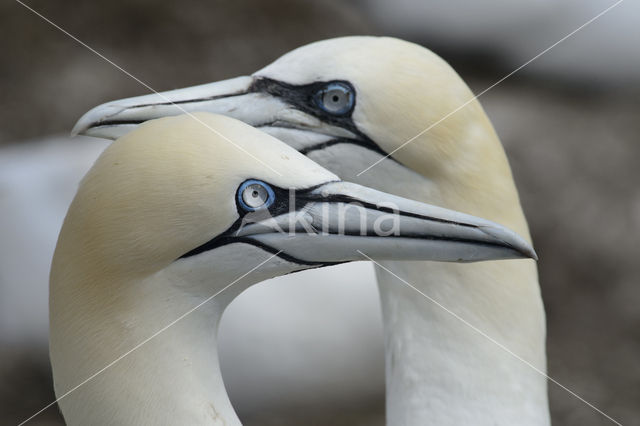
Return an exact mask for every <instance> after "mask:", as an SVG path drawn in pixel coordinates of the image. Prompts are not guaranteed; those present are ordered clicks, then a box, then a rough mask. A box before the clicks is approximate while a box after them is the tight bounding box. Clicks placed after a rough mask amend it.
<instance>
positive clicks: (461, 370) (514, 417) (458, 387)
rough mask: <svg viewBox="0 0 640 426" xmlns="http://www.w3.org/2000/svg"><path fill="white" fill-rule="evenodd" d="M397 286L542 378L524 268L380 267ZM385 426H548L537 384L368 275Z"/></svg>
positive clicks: (540, 341) (534, 287)
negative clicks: (377, 310) (381, 358)
mask: <svg viewBox="0 0 640 426" xmlns="http://www.w3.org/2000/svg"><path fill="white" fill-rule="evenodd" d="M384 266H385V267H387V268H389V269H390V270H392V271H393V272H394V273H395V274H397V275H398V276H399V277H401V278H402V279H404V280H406V281H407V282H408V283H411V284H412V285H414V286H415V287H416V288H418V289H419V290H420V291H422V292H424V293H425V294H427V295H428V296H429V297H431V298H433V299H434V300H436V301H437V302H438V303H439V304H441V305H442V306H444V307H446V308H447V309H449V310H451V311H453V312H454V313H455V314H457V315H459V316H460V317H462V318H464V320H465V321H467V322H469V323H470V324H472V325H473V326H474V327H476V328H477V329H479V330H481V331H482V332H483V333H485V334H486V335H488V336H490V337H491V338H492V339H494V340H495V341H497V342H499V343H500V344H502V345H504V346H505V347H507V348H509V350H511V351H513V352H514V353H515V354H517V355H518V356H520V357H521V358H523V359H525V360H526V361H527V362H529V363H531V364H533V365H534V366H535V367H536V368H538V369H539V370H540V371H543V372H544V371H546V360H545V345H544V342H545V323H544V310H543V306H542V302H541V299H540V294H539V290H538V284H537V280H536V274H535V266H534V265H533V262H532V261H526V260H524V261H508V262H491V263H486V264H469V265H452V264H451V265H450V264H442V263H435V262H431V263H430V262H388V263H386V264H385V265H384ZM377 276H378V282H379V286H380V295H381V302H382V310H383V320H384V333H385V348H386V357H385V359H386V386H387V419H388V424H389V425H393V426H396V425H405V426H412V425H416V426H417V425H423V424H437V425H460V424H474V425H496V424H499V425H502V424H505V425H507V424H518V425H548V424H549V412H548V404H547V385H546V378H545V377H543V376H542V375H540V374H539V373H537V372H536V371H534V370H533V369H532V368H531V367H529V366H527V365H526V364H524V363H523V362H522V361H520V360H518V359H516V358H515V357H514V356H512V355H511V354H509V353H507V352H505V351H504V350H503V349H501V348H500V347H499V346H498V345H496V344H495V343H494V342H492V341H490V340H489V339H488V338H487V337H485V336H483V335H481V334H480V333H478V332H477V331H475V330H473V329H472V328H471V327H469V326H468V325H466V324H464V323H463V322H462V321H460V320H459V319H458V318H455V317H454V316H453V315H452V314H451V313H449V312H447V311H446V310H445V309H443V307H441V306H438V305H437V304H435V303H434V302H433V301H431V300H429V299H427V298H425V297H423V296H421V295H420V294H419V293H418V292H416V291H415V290H414V289H412V288H409V287H408V286H407V285H406V284H404V283H402V282H401V281H400V280H398V279H397V278H396V277H393V276H392V275H390V274H389V273H388V272H386V271H384V270H382V269H381V268H377Z"/></svg>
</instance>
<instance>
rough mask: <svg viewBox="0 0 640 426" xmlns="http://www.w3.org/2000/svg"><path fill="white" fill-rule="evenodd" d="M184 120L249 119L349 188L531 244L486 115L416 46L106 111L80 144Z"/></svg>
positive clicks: (356, 44)
mask: <svg viewBox="0 0 640 426" xmlns="http://www.w3.org/2000/svg"><path fill="white" fill-rule="evenodd" d="M185 111H189V112H191V111H210V112H215V113H219V114H225V115H229V116H232V117H235V118H238V119H240V120H242V121H244V122H246V123H248V124H251V125H253V126H256V127H258V128H260V129H261V130H263V131H265V132H267V133H269V134H271V135H274V136H276V137H277V138H279V139H281V140H282V141H284V142H286V143H288V144H289V145H291V146H292V147H294V148H295V149H297V150H298V151H300V152H302V153H304V154H306V155H308V156H309V157H310V158H312V159H314V161H316V162H318V163H320V164H321V165H323V166H324V167H326V168H328V169H329V170H331V171H332V172H334V173H336V174H337V175H339V176H340V177H341V178H343V179H345V180H349V181H353V182H358V183H362V184H365V185H367V186H373V187H376V188H379V189H383V190H385V191H389V192H394V193H398V194H402V195H404V196H409V197H410V198H414V199H421V200H428V201H429V202H433V203H435V204H438V205H444V206H448V207H451V208H454V209H456V210H462V211H467V212H473V213H474V214H478V215H480V216H483V217H489V218H491V219H492V220H495V221H497V222H499V223H505V224H508V225H509V226H511V227H513V228H514V229H516V230H517V231H518V232H520V233H522V234H523V235H526V234H527V233H528V230H527V227H526V223H525V222H524V220H523V219H522V218H521V216H522V215H521V211H520V207H519V200H518V197H517V191H516V190H515V187H514V185H513V181H512V176H511V171H510V168H509V165H508V162H507V160H506V157H505V154H504V151H503V149H502V146H501V144H500V141H499V139H498V138H497V136H496V134H495V131H494V129H493V127H492V125H491V123H490V122H489V120H488V118H487V117H486V115H485V114H484V111H483V110H482V107H481V106H480V104H479V103H478V102H477V101H476V100H474V98H473V93H472V92H471V90H470V89H469V88H468V87H467V85H466V84H465V83H464V81H463V80H462V79H461V78H460V77H459V76H458V75H457V73H456V72H455V71H454V70H453V69H452V68H451V67H450V66H449V65H448V64H447V63H446V62H445V61H444V60H442V59H441V58H439V57H438V56H437V55H435V54H434V53H432V52H431V51H429V50H428V49H425V48H424V47H421V46H418V45H416V44H413V43H409V42H406V41H402V40H398V39H394V38H388V37H344V38H336V39H330V40H324V41H320V42H316V43H312V44H309V45H306V46H303V47H300V48H298V49H295V50H293V51H291V52H289V53H287V54H285V55H284V56H282V57H281V58H279V59H277V60H276V61H275V62H273V63H272V64H270V65H268V66H266V67H265V68H263V69H261V70H259V71H257V72H255V73H254V74H253V75H251V76H244V77H238V78H234V79H231V80H225V81H221V82H216V83H210V84H204V85H201V86H194V87H190V88H187V89H179V90H172V91H169V92H164V93H159V94H152V95H146V96H141V97H135V98H129V99H123V100H118V101H114V102H110V103H107V104H104V105H101V106H98V107H96V108H94V109H92V110H91V111H89V112H88V113H86V114H85V115H84V116H83V117H82V118H81V119H80V120H79V121H78V123H77V124H76V126H75V128H74V133H83V134H87V135H93V136H99V137H106V138H115V137H117V136H119V135H121V134H123V133H126V132H127V131H129V130H130V129H132V128H134V127H135V126H136V125H137V124H139V123H141V122H143V121H145V120H148V119H151V118H157V117H161V116H165V115H175V114H180V113H184V112H185ZM387 156H389V158H388V159H386V160H383V161H381V160H382V159H383V158H385V157H387ZM378 162H379V164H378ZM374 164H376V165H375V166H374V167H371V166H372V165H374ZM397 182H403V186H404V187H409V186H410V188H408V189H407V190H406V191H403V190H402V189H403V188H400V186H399V185H398V183H397ZM412 185H413V186H412ZM504 206H509V208H508V209H505V208H504ZM511 206H513V208H511Z"/></svg>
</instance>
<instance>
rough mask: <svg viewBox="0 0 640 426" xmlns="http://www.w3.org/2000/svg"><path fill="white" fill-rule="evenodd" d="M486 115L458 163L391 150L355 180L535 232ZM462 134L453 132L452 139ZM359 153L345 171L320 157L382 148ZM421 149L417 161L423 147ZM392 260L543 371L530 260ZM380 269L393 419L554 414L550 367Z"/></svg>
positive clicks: (539, 312) (406, 424)
mask: <svg viewBox="0 0 640 426" xmlns="http://www.w3.org/2000/svg"><path fill="white" fill-rule="evenodd" d="M482 123H484V124H483V126H470V129H472V130H474V129H475V130H474V131H470V132H468V135H467V136H468V137H466V139H465V143H466V150H463V151H461V155H463V157H464V158H461V159H459V160H460V161H457V162H453V163H452V164H454V165H459V167H458V166H456V167H453V166H452V167H451V168H449V169H447V168H446V167H443V168H441V170H439V171H438V172H439V173H435V172H433V173H432V171H431V170H429V169H428V168H427V169H425V170H424V171H423V172H424V174H420V173H418V171H415V170H411V169H409V168H408V167H404V166H402V165H400V164H398V163H396V162H393V161H389V160H387V161H383V162H381V163H380V164H378V165H376V166H375V167H376V168H375V173H374V172H373V169H372V170H371V171H370V172H367V173H363V174H361V175H358V176H354V177H353V180H354V181H356V182H357V183H360V184H362V185H365V186H369V187H373V188H376V189H379V190H382V191H386V192H391V193H394V194H397V195H400V196H403V197H408V198H412V199H415V200H418V201H423V202H427V203H431V204H436V205H440V206H443V207H446V208H450V209H453V210H458V211H461V212H465V213H469V214H472V215H476V216H480V217H483V218H486V219H489V220H492V221H495V222H497V223H499V224H501V225H504V226H507V227H508V228H510V229H512V230H514V231H516V232H517V233H519V234H520V235H521V236H523V237H525V238H529V231H528V227H527V223H526V219H525V217H524V214H523V212H522V209H521V207H520V201H519V197H518V193H517V190H516V187H515V184H514V181H513V178H512V176H511V171H510V168H509V165H508V162H507V158H506V156H505V154H504V151H503V150H502V146H501V144H500V141H499V140H498V138H497V136H496V135H495V133H494V132H493V129H492V127H491V125H490V123H489V122H488V120H486V117H482ZM471 124H473V123H471ZM456 135H458V134H457V133H456ZM429 142H430V141H429V140H427V141H426V143H429ZM456 142H459V141H451V144H452V146H455V144H456ZM420 143H422V142H420V141H416V142H415V144H416V145H417V144H420ZM345 149H346V148H345ZM404 149H406V150H410V149H412V146H411V145H407V147H406V148H404ZM358 154H359V155H357V156H356V155H353V153H351V155H348V153H347V154H343V155H344V156H345V157H347V158H350V159H356V160H358V161H360V162H361V164H355V165H351V164H350V168H346V169H344V170H336V168H335V167H333V168H332V167H331V166H332V164H334V162H335V160H333V159H332V157H331V156H329V154H320V153H319V154H317V155H316V157H314V159H315V160H317V161H318V162H320V164H322V165H325V166H327V167H328V168H330V169H331V170H332V171H334V172H336V173H337V174H338V175H340V176H343V177H344V176H352V175H353V172H352V171H350V170H352V169H355V170H364V169H365V168H366V167H368V166H369V165H371V164H373V162H374V161H376V160H377V159H378V158H375V157H374V156H373V154H370V153H367V152H366V151H362V152H361V153H358ZM323 155H324V157H323ZM413 158H415V159H416V162H419V159H420V158H421V154H420V152H416V155H414V157H413ZM477 159H482V161H476V160H477ZM381 177H389V178H381ZM390 177H393V178H390ZM398 182H402V185H399V184H398ZM384 265H385V266H386V267H387V268H389V269H390V270H391V271H393V272H394V273H395V274H397V275H398V276H399V277H401V278H402V279H404V280H406V281H407V282H409V283H410V284H412V285H414V286H415V287H417V288H418V289H419V290H420V291H422V292H424V293H425V294H427V295H428V296H430V297H432V298H434V299H435V300H436V301H437V302H439V303H440V304H442V305H443V306H445V307H446V308H448V309H450V310H452V311H454V312H455V313H456V314H458V315H459V316H460V317H462V318H464V319H465V320H466V321H468V322H469V323H471V324H472V325H473V326H475V327H477V328H478V329H479V330H481V331H482V332H484V333H486V334H487V335H488V336H490V337H491V338H493V339H495V340H496V341H498V342H499V343H501V344H503V345H504V346H505V347H507V348H509V349H510V350H511V351H513V352H514V353H515V354H517V355H518V356H520V357H522V358H523V359H525V360H527V362H530V363H531V364H533V365H534V366H535V367H536V368H538V369H539V370H540V371H542V372H545V371H546V356H545V334H546V330H545V314H544V307H543V305H542V299H541V297H540V289H539V285H538V278H537V270H536V266H535V263H534V262H533V261H530V260H517V261H514V260H508V261H496V262H483V263H478V264H446V263H438V262H385V263H384ZM377 276H378V282H379V287H380V295H381V303H382V309H383V321H384V332H385V349H386V379H387V380H386V382H387V384H386V386H387V392H386V398H387V419H388V422H387V423H388V424H389V425H391V426H399V425H400V426H413V425H416V426H417V425H424V424H437V425H461V424H474V425H496V424H498V425H502V424H518V425H536V426H540V425H548V424H549V422H550V420H549V409H548V402H547V383H546V378H545V377H544V376H542V375H540V374H539V373H537V372H536V371H534V370H533V369H531V368H530V367H529V366H527V365H526V364H524V363H522V362H521V361H519V360H518V359H516V358H515V357H513V356H512V355H509V354H508V353H506V352H505V351H503V350H502V349H500V348H499V347H498V346H497V345H496V344H495V343H493V342H491V341H490V340H489V339H487V338H485V337H483V336H481V335H480V334H478V333H477V332H476V331H473V330H472V329H471V328H470V327H468V326H467V325H465V324H463V323H462V322H461V321H460V320H459V319H456V318H455V317H454V316H452V315H451V314H449V313H447V312H446V311H445V310H444V309H443V308H442V307H440V306H438V305H436V304H435V303H433V302H431V301H430V300H428V299H427V298H425V297H423V296H421V295H420V294H419V293H418V292H416V291H415V290H413V289H411V288H409V287H408V286H407V285H405V284H404V283H403V282H402V281H400V280H399V279H397V278H396V277H394V276H392V275H390V274H389V273H388V272H385V271H383V270H382V269H380V268H377Z"/></svg>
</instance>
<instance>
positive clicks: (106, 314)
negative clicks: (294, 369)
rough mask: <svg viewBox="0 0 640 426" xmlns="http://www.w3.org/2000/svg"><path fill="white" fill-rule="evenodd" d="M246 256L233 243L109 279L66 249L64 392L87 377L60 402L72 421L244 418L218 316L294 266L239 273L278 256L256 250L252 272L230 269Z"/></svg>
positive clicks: (57, 318) (60, 391) (56, 327)
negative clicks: (228, 375)
mask: <svg viewBox="0 0 640 426" xmlns="http://www.w3.org/2000/svg"><path fill="white" fill-rule="evenodd" d="M61 253H64V250H61ZM241 254H243V253H241V252H237V251H234V249H233V247H231V246H230V247H229V248H227V249H220V250H217V253H215V256H216V257H215V259H214V258H213V256H214V255H208V254H203V255H200V256H194V257H193V258H189V260H181V261H177V262H174V263H173V264H171V265H170V266H169V267H167V268H165V269H163V270H162V271H160V272H158V273H156V274H153V275H152V276H149V277H146V278H144V279H139V280H134V281H132V280H117V279H113V280H111V281H108V280H106V279H105V278H104V277H98V278H96V277H95V276H92V275H87V274H86V273H83V272H82V271H81V270H82V268H79V267H78V268H75V269H74V268H69V267H68V265H69V264H70V263H69V262H66V259H65V255H64V254H58V251H57V252H56V256H54V261H53V266H52V272H51V299H50V323H51V337H50V352H51V363H52V367H53V377H54V387H55V391H56V395H57V396H58V397H61V396H63V395H65V394H66V393H67V392H68V391H69V390H72V389H74V388H75V387H77V386H78V385H80V384H82V385H81V386H79V387H78V388H77V389H76V390H74V391H73V392H71V393H69V394H68V395H67V396H64V397H63V398H62V400H60V401H59V405H60V408H61V410H62V413H63V415H64V417H65V420H66V421H67V424H69V425H81V424H117V425H143V424H176V425H178V424H188V425H225V426H230V425H240V424H241V423H240V421H239V419H238V417H237V415H236V413H235V412H234V410H233V407H232V406H231V403H230V401H229V398H228V396H227V392H226V390H225V387H224V383H223V380H222V376H221V374H220V365H219V362H218V352H217V342H216V339H217V331H218V324H219V321H220V318H221V316H222V313H223V311H224V309H225V307H226V306H227V305H228V304H229V303H230V302H231V301H232V300H233V299H234V298H235V297H236V296H237V295H238V294H240V293H241V292H242V291H243V290H244V289H246V288H247V287H248V286H250V285H251V284H253V283H255V282H258V281H261V280H264V279H267V278H271V277H273V276H275V275H278V274H281V273H282V271H280V269H282V268H286V267H287V265H284V263H283V262H275V261H274V262H270V263H268V264H265V265H264V266H263V267H260V269H259V270H256V271H255V272H251V273H250V274H245V275H246V276H245V277H243V278H242V279H238V277H239V276H242V272H245V273H247V272H249V270H250V269H255V267H256V266H257V265H258V264H260V262H261V261H266V260H267V259H269V258H270V257H271V255H270V254H269V253H265V252H261V251H259V250H257V249H256V252H255V253H250V254H252V255H253V256H252V257H251V258H252V259H255V262H256V263H255V264H252V265H247V266H246V270H245V271H240V272H239V271H237V270H234V271H226V272H225V271H221V270H220V267H221V265H222V266H224V265H238V261H239V258H238V256H240V255H241ZM245 256H246V251H245V252H244V255H243V256H241V257H242V259H245ZM245 263H246V261H245ZM215 265H218V267H217V268H216V266H215ZM278 268H280V269H278ZM78 271H80V272H78ZM231 283H234V284H233V285H232V286H231V287H228V288H227V289H225V290H224V291H223V292H222V293H219V294H218V295H217V296H215V298H213V299H212V298H211V297H212V296H213V295H214V294H217V293H218V292H220V291H221V290H223V289H224V288H225V287H227V286H228V285H229V284H231ZM203 302H204V303H203ZM143 342H144V343H143ZM141 343H143V344H142V345H141ZM123 355H124V356H123ZM114 361H115V362H114ZM105 367H107V368H105ZM101 369H104V371H102V372H100V373H99V374H97V375H96V374H95V373H96V372H98V371H100V370H101ZM94 375H95V376H94ZM87 379H89V380H87Z"/></svg>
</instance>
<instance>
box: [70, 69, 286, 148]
mask: <svg viewBox="0 0 640 426" xmlns="http://www.w3.org/2000/svg"><path fill="white" fill-rule="evenodd" d="M253 83H254V78H253V77H249V76H245V77H237V78H233V79H230V80H224V81H219V82H215V83H209V84H203V85H200V86H193V87H189V88H185V89H177V90H171V91H167V92H162V93H153V94H150V95H144V96H138V97H133V98H127V99H121V100H118V101H113V102H108V103H105V104H102V105H99V106H97V107H95V108H93V109H91V110H90V111H89V112H87V113H86V114H84V115H83V116H82V117H81V118H80V120H78V122H77V123H76V125H75V126H74V128H73V130H72V132H71V133H72V134H73V135H78V134H83V135H88V136H95V137H101V138H106V139H117V138H119V137H120V136H122V135H124V134H126V133H128V132H129V131H130V130H132V129H133V128H135V127H136V125H138V124H140V123H142V122H144V121H147V120H151V119H154V118H160V117H165V116H170V115H180V114H185V113H190V112H195V111H207V112H212V113H218V114H222V115H227V116H231V117H234V118H237V119H239V120H241V121H244V122H245V123H247V124H250V125H253V126H258V125H260V124H263V123H266V122H268V121H269V120H272V119H273V118H274V116H275V115H277V113H278V111H280V110H282V109H283V107H285V104H284V103H283V102H281V101H279V100H278V99H277V98H275V97H273V96H270V95H268V94H265V93H259V92H256V89H255V88H254V87H253Z"/></svg>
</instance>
